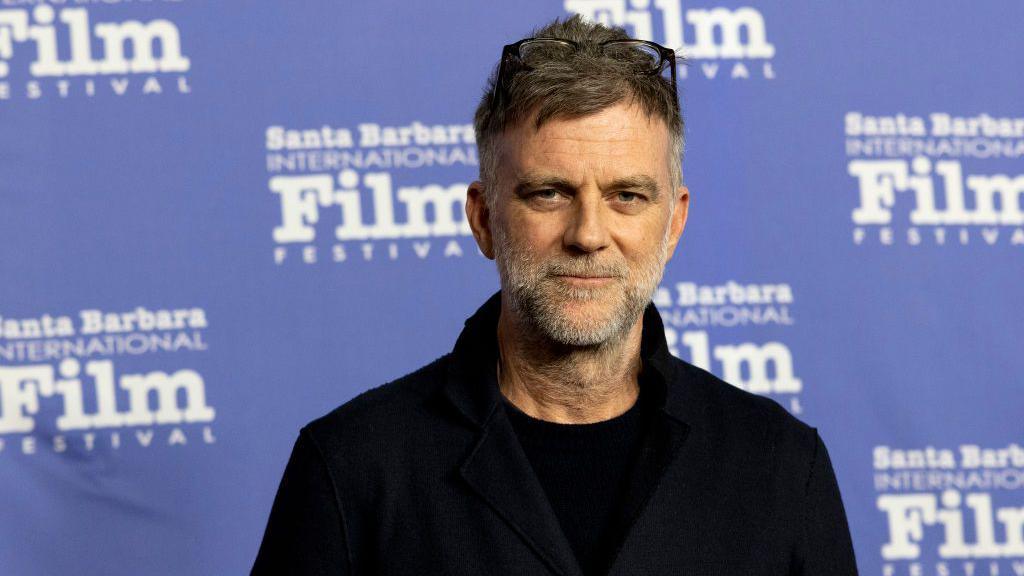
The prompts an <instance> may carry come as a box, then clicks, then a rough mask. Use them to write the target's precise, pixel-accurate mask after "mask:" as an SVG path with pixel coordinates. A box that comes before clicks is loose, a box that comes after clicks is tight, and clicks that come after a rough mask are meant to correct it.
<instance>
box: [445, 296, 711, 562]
mask: <svg viewBox="0 0 1024 576" xmlns="http://www.w3.org/2000/svg"><path fill="white" fill-rule="evenodd" d="M500 312H501V293H500V292H498V293H496V294H494V295H493V296H492V297H491V298H490V299H489V300H488V301H487V302H486V303H485V304H484V305H483V306H481V307H480V309H479V310H477V312H476V313H475V314H474V315H473V316H472V317H471V318H469V319H468V320H467V321H466V327H465V329H464V330H463V331H462V334H461V335H460V336H459V339H458V341H457V342H456V345H455V350H454V353H453V355H452V361H451V364H450V365H449V374H448V385H447V386H446V387H445V394H446V395H447V397H448V399H449V401H450V402H451V403H452V404H453V405H455V407H456V408H457V409H458V410H459V412H460V413H461V414H462V415H463V416H464V417H466V418H467V419H468V420H469V421H471V422H472V423H473V424H474V425H475V426H476V427H477V428H478V429H479V430H480V435H479V436H478V439H477V442H476V444H475V446H474V447H473V449H472V451H471V452H470V454H469V456H468V457H467V458H466V460H465V461H464V462H463V463H462V465H461V466H460V468H459V474H460V475H461V477H462V478H463V479H464V480H465V481H466V483H467V484H468V485H469V486H470V487H471V488H472V489H473V491H474V492H475V493H476V494H478V495H479V496H480V497H481V498H482V499H483V500H484V501H485V502H486V503H487V504H488V505H489V506H490V507H491V508H492V509H493V510H494V511H495V512H496V513H497V514H498V515H499V516H500V517H501V518H502V519H503V520H504V521H505V522H506V523H508V524H509V525H510V526H511V527H512V529H513V530H514V531H515V532H516V533H517V534H518V535H519V536H520V537H521V538H522V539H523V540H524V541H525V542H526V543H527V544H528V545H529V546H530V548H531V549H533V551H534V552H535V553H536V554H537V555H538V556H539V557H540V558H541V559H542V560H543V561H544V562H545V563H546V564H547V565H548V566H549V567H550V568H551V569H552V570H553V571H554V572H555V573H557V574H562V575H564V576H582V570H581V569H580V567H579V564H578V562H577V561H576V557H575V555H574V553H573V551H572V548H571V546H570V545H569V542H568V540H567V539H566V537H565V535H564V533H563V532H562V530H561V527H560V525H559V523H558V518H557V517H556V516H555V513H554V510H553V509H552V508H551V504H550V503H549V502H548V499H547V496H546V494H545V493H544V489H543V488H542V487H541V485H540V481H539V480H538V479H537V477H536V474H534V472H533V468H532V467H531V465H530V462H529V460H528V459H527V458H526V454H525V453H524V452H523V449H522V447H521V446H520V444H519V440H518V438H517V437H516V435H515V430H513V428H512V424H511V423H510V422H509V421H508V418H507V416H506V414H505V411H504V410H503V409H501V408H500V405H501V402H500V400H501V396H500V395H501V392H500V391H499V389H498V383H497V380H496V377H495V362H496V360H497V356H498V352H497V338H496V329H497V322H498V316H499V314H500ZM640 355H641V357H642V359H643V365H644V369H643V373H642V375H641V385H642V386H649V387H650V388H651V390H652V392H653V394H652V395H653V396H654V402H655V406H656V410H655V417H654V418H653V421H652V423H651V426H652V428H651V430H650V433H648V434H647V435H646V437H645V440H644V443H643V445H642V448H641V453H640V455H639V457H638V460H637V464H636V466H635V467H634V469H633V470H632V471H631V473H630V476H629V480H628V487H627V492H626V495H625V499H624V503H623V506H622V508H621V510H620V514H621V516H620V523H619V525H620V526H622V527H623V531H622V532H621V533H620V534H619V535H618V536H619V538H617V542H619V543H621V546H620V547H619V550H617V551H616V552H615V553H614V554H613V556H612V562H613V563H612V566H611V567H610V568H611V570H610V573H615V572H616V570H620V569H622V568H623V566H620V565H621V564H622V562H621V561H620V560H625V559H624V558H622V557H623V556H628V555H627V554H623V552H624V551H625V549H626V548H629V547H630V546H631V545H632V546H638V545H640V543H637V542H634V541H635V540H636V538H635V537H633V536H632V535H633V532H634V529H633V528H634V526H635V523H636V521H637V519H639V518H640V517H641V516H642V515H643V514H644V512H645V510H647V508H649V507H650V506H651V505H652V500H656V495H657V492H658V486H659V485H660V484H661V480H662V478H663V477H664V476H666V473H667V472H669V471H671V470H673V469H674V468H675V467H677V466H680V465H681V464H680V463H679V462H678V461H682V460H686V461H688V466H687V467H688V468H689V467H690V465H691V463H692V465H693V473H694V474H698V475H699V474H700V471H699V469H700V467H701V465H700V462H701V458H699V457H698V456H699V455H698V454H697V452H699V447H698V446H696V445H694V442H692V441H690V442H687V439H688V438H689V437H690V436H691V429H692V426H693V425H694V424H697V425H698V426H699V423H698V421H699V420H700V414H699V412H698V410H699V408H698V407H699V406H701V404H702V403H700V402H691V400H695V399H694V398H689V397H688V396H690V394H691V392H692V391H691V390H689V389H688V387H687V386H685V382H680V381H678V380H679V376H678V375H677V374H676V360H675V359H674V358H673V357H672V356H671V355H670V353H669V351H668V346H667V343H666V341H665V328H664V325H663V324H662V321H661V316H660V315H659V314H658V311H657V310H656V309H655V307H654V305H653V304H651V305H649V306H648V307H647V310H646V311H645V312H644V319H643V336H642V341H641V351H640ZM687 454H689V456H687ZM691 458H692V460H691ZM689 476H690V474H687V477H689ZM626 568H628V567H626ZM627 571H628V570H627Z"/></svg>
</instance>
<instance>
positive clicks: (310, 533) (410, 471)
mask: <svg viewBox="0 0 1024 576" xmlns="http://www.w3.org/2000/svg"><path fill="white" fill-rule="evenodd" d="M534 37H535V38H537V39H536V40H524V41H521V42H518V43H516V44H512V45H509V46H507V47H506V49H505V51H504V53H503V55H502V60H501V63H500V65H499V68H498V71H497V74H496V75H495V77H493V78H492V79H491V82H490V85H489V89H488V92H487V94H486V95H485V97H484V99H483V100H482V102H481V104H480V107H479V108H478V110H477V113H476V119H475V124H476V130H477V141H478V147H479V150H480V162H481V166H480V180H479V181H478V182H474V183H473V184H472V185H471V186H470V187H469V191H468V196H467V201H466V215H467V218H468V219H469V223H470V225H471V227H472V229H473V234H474V236H475V238H476V241H477V243H478V245H479V247H480V249H481V251H482V252H483V253H484V255H486V256H487V257H488V258H493V259H494V260H496V262H497V265H498V270H499V275H500V278H501V291H500V292H499V293H498V294H495V296H494V297H492V298H491V299H490V300H489V301H488V302H487V303H486V304H484V305H483V307H482V308H480V310H479V311H477V313H476V314H475V315H474V316H473V317H472V318H470V319H469V320H468V321H467V322H466V327H465V329H464V330H463V332H462V334H461V336H460V337H459V339H458V342H457V343H456V345H455V349H454V351H453V352H452V353H450V354H448V355H446V356H444V357H442V358H440V359H438V360H436V361H435V362H433V363H431V364H430V365H428V366H426V367H424V368H422V369H420V370H418V371H417V372H415V373H413V374H409V375H407V376H405V377H404V378H401V379H399V380H397V381H395V382H392V383H390V384H387V385H385V386H381V387H379V388H376V389H374V390H371V391H369V392H366V393H364V394H362V395H360V396H359V397H357V398H355V399H353V400H352V401H350V402H348V403H347V404H345V405H343V406H342V407H340V408H338V409H337V410H335V411H334V412H332V413H331V414H329V415H327V416H325V417H323V418H321V419H319V420H316V421H314V422H312V423H311V424H310V425H308V426H306V427H305V428H303V430H302V432H301V434H300V436H299V439H298V441H297V443H296V445H295V449H294V452H293V454H292V457H291V460H290V461H289V463H288V467H287V469H286V471H285V474H284V478H283V480H282V482H281V486H280V489H279V492H278V495H277V498H276V499H275V502H274V506H273V510H272V512H271V516H270V521H269V523H268V526H267V530H266V534H265V536H264V540H263V544H262V546H261V548H260V552H259V555H258V557H257V560H256V564H255V566H254V569H253V572H254V573H258V574H279V573H280V574H286V573H288V574H424V575H427V574H467V575H468V574H473V575H478V574H488V575H491V574H494V575H499V574H515V575H520V576H522V575H532V574H561V575H566V576H580V575H588V576H589V575H593V574H644V575H653V574H715V575H718V574H722V575H733V574H735V575H744V576H747V575H775V574H807V575H811V574H813V575H820V576H826V575H827V576H842V575H849V574H856V567H855V563H854V557H853V551H852V546H851V543H850V536H849V530H848V528H847V524H846V518H845V513H844V510H843V505H842V502H841V500H840V495H839V490H838V487H837V486H836V481H835V477H834V474H833V471H832V466H831V464H830V462H829V458H828V454H827V452H826V450H825V446H824V445H823V443H822V441H821V439H820V438H819V437H818V435H817V433H816V431H815V430H814V429H813V428H810V427H808V426H806V425H804V424H803V423H801V422H799V421H798V420H796V419H795V418H793V417H792V416H790V415H789V414H788V413H787V412H786V411H785V410H783V409H782V408H780V407H779V406H778V405H777V404H775V403H774V402H772V401H770V400H768V399H765V398H761V397H758V396H754V395H751V394H748V393H746V392H743V391H741V390H739V389H737V388H734V387H732V386H730V385H728V384H726V383H724V382H722V381H720V380H718V379H717V378H715V377H714V376H712V375H711V374H709V373H707V372H704V371H702V370H699V369H697V368H695V367H693V366H690V365H689V364H686V363H685V362H682V361H681V360H678V359H676V358H674V357H672V356H671V355H670V354H669V353H668V351H667V346H666V342H665V335H664V328H663V326H662V323H661V319H660V317H659V315H658V312H657V310H655V308H654V307H653V305H652V304H651V303H650V299H651V296H652V294H653V291H654V289H655V288H656V286H657V284H658V282H659V281H660V278H661V275H662V271H663V269H664V266H665V263H666V262H667V261H668V259H669V258H670V257H671V255H672V254H673V252H674V251H675V248H676V245H677V243H678V241H679V238H680V235H681V234H682V231H683V227H684V225H685V223H686V216H687V208H688V205H689V192H688V190H687V188H686V187H685V186H683V185H682V184H681V169H680V157H681V152H682V122H681V119H680V114H679V109H678V100H677V96H676V92H675V75H674V74H675V69H674V66H675V61H674V56H673V54H672V52H671V51H670V50H667V49H665V48H663V47H660V46H658V45H656V44H653V43H642V42H637V41H632V40H630V39H629V37H628V36H627V35H626V34H625V33H624V32H623V31H622V30H620V29H610V28H606V27H604V26H601V25H598V24H594V23H589V22H586V21H583V20H581V19H580V18H578V17H573V18H571V19H569V20H567V21H564V22H559V21H556V22H554V23H552V24H550V25H548V26H547V27H545V28H542V29H540V30H538V31H536V32H535V33H534ZM666 75H668V77H666Z"/></svg>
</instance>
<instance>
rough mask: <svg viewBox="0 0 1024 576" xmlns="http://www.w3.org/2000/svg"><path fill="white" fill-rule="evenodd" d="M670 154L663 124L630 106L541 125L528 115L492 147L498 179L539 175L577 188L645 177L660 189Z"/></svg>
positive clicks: (668, 177) (666, 178)
mask: <svg viewBox="0 0 1024 576" xmlns="http://www.w3.org/2000/svg"><path fill="white" fill-rule="evenodd" d="M671 150H672V146H671V136H670V134H669V129H668V126H667V125H666V124H665V122H664V120H662V119H661V118H659V117H657V116H653V115H648V114H645V113H644V112H643V111H642V110H641V109H640V108H639V107H637V106H634V105H630V104H629V103H620V104H617V105H615V106H611V107H609V108H606V109H603V110H600V111H598V112H595V113H593V114H588V115H585V116H579V117H564V116H561V117H552V118H548V119H547V120H546V121H544V122H542V123H540V124H538V123H537V121H536V113H533V114H531V115H530V116H529V117H528V118H527V119H526V120H524V121H523V122H520V123H518V124H517V125H515V126H510V127H508V128H506V130H505V131H504V132H503V133H502V134H501V135H500V136H499V138H497V140H496V146H495V152H496V153H497V157H498V178H499V180H506V179H508V178H511V179H516V178H519V177H520V176H521V175H523V174H525V173H530V174H536V173H538V172H540V173H551V174H552V175H558V176H560V177H562V178H565V179H568V180H579V181H581V184H582V183H583V181H585V180H615V179H617V178H620V177H621V176H623V175H624V174H629V175H636V174H646V175H648V176H650V177H651V178H652V179H654V180H655V181H656V182H658V184H659V186H668V184H669V182H670V180H671V161H670V159H671V154H672V151H671ZM506 181H507V180H506Z"/></svg>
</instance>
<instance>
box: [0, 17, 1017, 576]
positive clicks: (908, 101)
mask: <svg viewBox="0 0 1024 576" xmlns="http://www.w3.org/2000/svg"><path fill="white" fill-rule="evenodd" d="M572 12H581V13H583V14H584V15H586V16H588V17H590V18H593V19H597V20H601V21H604V22H608V23H613V24H619V25H623V26H626V27H627V29H629V30H630V31H632V32H633V33H635V34H636V35H639V36H642V37H646V38H649V39H652V40H655V41H657V42H661V43H664V44H667V45H670V46H672V47H674V48H680V49H681V51H682V53H683V54H685V55H687V56H688V57H689V59H690V65H689V66H688V67H687V68H685V69H681V70H680V73H681V74H684V75H685V77H683V78H682V79H681V83H680V86H681V98H682V103H683V110H684V116H685V119H686V123H687V134H686V136H687V144H686V157H685V162H684V179H685V181H686V183H687V184H688V185H689V187H690V190H691V193H692V206H691V214H690V221H689V225H688V227H687V229H686V232H685V234H684V236H683V239H682V242H681V244H680V249H679V250H678V251H677V255H676V258H675V259H674V260H672V262H671V263H670V265H669V267H668V269H667V270H666V273H665V277H664V280H663V282H662V285H661V288H660V289H659V291H658V294H657V301H656V303H657V305H658V306H659V308H660V310H661V311H662V314H663V317H664V318H665V321H666V329H667V336H668V338H669V342H670V344H671V345H672V347H673V351H674V353H675V354H676V355H678V356H679V357H681V358H683V359H685V360H688V361H691V362H694V363H696V364H698V365H701V366H703V367H706V368H708V369H710V370H712V371H713V372H715V373H716V374H719V375H721V376H724V377H725V378H727V379H728V380H730V381H731V382H732V383H733V384H735V385H737V386H740V387H743V388H746V389H749V390H752V391H754V392H757V393H760V394H765V395H768V396H770V397H772V398H774V399H776V400H777V401H778V402H780V403H781V404H783V405H784V406H786V407H787V408H788V409H789V410H790V411H792V412H794V413H796V414H797V415H798V416H799V417H801V418H802V419H804V420H805V421H806V422H808V423H810V424H811V425H814V426H817V427H818V428H819V430H820V432H821V434H822V436H823V438H824V439H825V441H826V443H827V444H828V446H829V449H830V452H831V455H832V460H833V463H834V465H835V468H836V472H837V474H838V477H839V480H840V486H841V489H842V493H843V497H844V500H845V503H846V507H847V511H848V515H849V519H850V524H851V529H852V532H853V538H854V543H855V546H856V552H857V557H858V561H859V564H860V566H861V569H862V573H864V574H873V575H885V576H898V575H907V576H912V575H918V574H920V575H932V574H934V575H936V576H944V575H947V574H965V575H968V574H978V575H986V576H995V575H1000V576H1006V575H1008V574H1011V575H1012V574H1015V575H1018V576H1021V575H1024V448H1022V445H1024V424H1022V420H1024V393H1022V384H1024V382H1022V380H1021V374H1022V372H1024V354H1022V347H1021V341H1022V336H1024V322H1022V320H1024V316H1022V312H1021V310H1022V304H1024V302H1022V299H1021V289H1022V282H1024V272H1022V254H1024V205H1022V204H1024V164H1022V162H1021V158H1022V156H1024V107H1022V104H1021V93H1022V89H1024V73H1022V71H1024V39H1022V36H1021V33H1020V31H1021V24H1022V22H1024V4H1022V3H1021V2H1018V1H1016V0H1004V1H995V0H993V1H986V2H973V3H962V2H952V1H936V2H927V3H924V2H915V3H909V2H883V1H882V0H866V1H864V2H844V3H835V2H816V1H806V0H804V1H800V0H797V1H789V2H775V1H771V2H767V1H766V2H757V3H753V4H750V5H747V4H741V3H736V2H732V1H727V0H707V1H700V2H697V1H694V2H690V1H688V0H653V1H652V0H545V1H540V0H532V1H528V2H516V3H482V2H469V1H457V2H454V1H453V2H444V3H436V2H431V3H411V2H396V1H388V0H378V1H376V2H361V3H356V2H328V1H325V0H305V1H302V2H259V3H256V2H249V3H241V2H203V1H200V0H166V1H158V0H153V1H134V2H131V1H128V0H123V1H117V0H105V1H103V2H99V1H96V2H88V1H86V0H77V1H73V0H61V1H57V0H51V1H49V2H43V1H39V0H36V1H33V0H7V1H2V2H0V573H2V574H13V575H21V574H64V573H67V574H83V575H88V574H97V575H99V574H103V575H107V574H147V575H162V574H167V575H171V574H174V575H180V574H238V573H243V572H247V570H248V568H249V566H250V564H251V561H252V559H253V558H254V556H255V553H256V550H257V547H258V544H259V541H260V538H261V535H262V531H263V528H264V525H265V521H266V517H267V514H268V512H269V509H270V504H271V501H272V498H273V494H274V492H275V490H276V487H277V483H278V481H279V479H280V475H281V472H282V471H283V468H284V464H285V461H286V459H287V456H288V452H289V450H290V448H291V446H292V443H293V441H294V439H295V435H296V433H297V431H298V429H299V427H300V426H301V425H302V424H304V423H305V422H307V421H309V420H310V419H312V418H314V417H316V416H319V415H321V414H323V413H325V412H327V411H328V410H330V409H331V408H333V407H334V406H336V405H338V404H340V403H342V402H344V401H345V400H347V399H349V398H351V397H352V396H354V395H356V394H358V393H359V392H361V391H363V390H366V389H368V388H371V387H374V386H377V385H379V384H381V383H383V382H386V381H388V380H391V379H393V378H395V377H397V376H400V375H402V374H405V373H406V372H408V371H410V370H412V369H414V368H416V367H418V366H420V365H422V364H424V363H426V362H428V361H430V360H432V359H434V358H436V357H438V356H440V355H442V354H444V353H445V352H447V351H448V350H450V348H451V346H452V345H453V343H454V340H455V337H456V335H457V334H458V332H459V330H460V328H461V327H462V322H463V320H464V319H465V318H466V317H467V316H468V315H469V314H470V313H472V311H473V310H475V309H476V308H477V306H478V305H479V304H481V303H482V302H483V301H484V299H485V298H486V297H487V296H488V295H489V294H491V293H492V292H493V291H494V290H496V289H497V285H498V283H497V276H496V272H495V269H494V266H493V263H492V262H490V261H488V260H486V259H485V258H483V257H482V256H481V255H480V254H479V253H478V252H477V250H476V247H475V244H474V242H473V239H472V236H470V235H469V234H468V227H466V225H465V224H464V222H463V221H462V216H461V204H460V202H461V199H462V198H463V197H464V190H465V185H466V184H467V183H468V182H470V181H472V180H473V179H474V177H475V175H476V171H477V165H476V149H475V146H474V144H473V139H472V128H471V126H470V122H471V116H472V111H473V109H474V106H475V104H476V102H477V100H478V98H479V96H480V94H481V92H482V86H483V83H484V79H485V77H486V75H487V74H488V73H489V71H490V69H491V67H492V66H493V65H494V64H495V63H496V61H497V58H498V55H499V54H500V50H501V46H502V45H503V44H505V43H508V42H512V41H514V40H517V39H519V38H521V37H523V36H525V35H527V34H528V32H529V31H530V29H532V28H533V27H535V26H537V25H539V24H542V23H544V22H546V21H548V20H550V19H552V18H554V17H558V16H565V15H568V14H570V13H572ZM395 351H399V352H400V353H399V354H394V352H395Z"/></svg>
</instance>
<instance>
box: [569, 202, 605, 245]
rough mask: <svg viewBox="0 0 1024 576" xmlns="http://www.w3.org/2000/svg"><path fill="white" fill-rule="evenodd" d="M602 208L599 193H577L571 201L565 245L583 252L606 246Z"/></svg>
mask: <svg viewBox="0 0 1024 576" xmlns="http://www.w3.org/2000/svg"><path fill="white" fill-rule="evenodd" d="M603 210H604V203H603V201H602V199H601V197H600V195H597V194H595V195H589V194H577V195H576V198H575V199H574V201H573V212H572V216H571V219H570V221H569V223H568V225H567V226H566V229H565V237H564V238H563V242H564V244H565V246H566V247H568V248H570V249H575V250H578V251H580V252H585V253H589V252H595V251H598V250H601V249H602V248H604V247H605V246H607V245H608V242H609V234H608V228H607V226H606V222H605V220H604V216H605V215H604V214H603Z"/></svg>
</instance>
